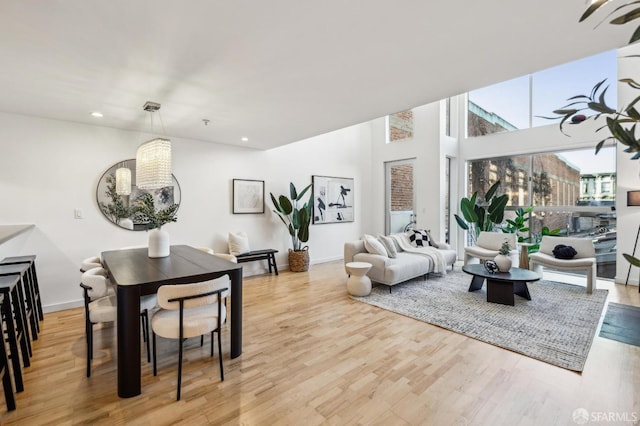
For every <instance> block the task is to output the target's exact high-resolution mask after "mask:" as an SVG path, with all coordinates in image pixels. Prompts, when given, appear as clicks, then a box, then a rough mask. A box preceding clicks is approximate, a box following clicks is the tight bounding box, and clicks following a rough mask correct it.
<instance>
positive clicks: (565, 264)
mask: <svg viewBox="0 0 640 426" xmlns="http://www.w3.org/2000/svg"><path fill="white" fill-rule="evenodd" d="M558 244H564V245H565V246H571V247H573V248H574V249H575V250H576V252H578V254H576V256H575V257H574V258H573V259H557V258H556V257H554V256H553V249H554V247H555V246H557V245H558ZM543 266H546V267H548V268H552V269H559V270H563V271H586V273H587V293H588V294H591V293H592V292H593V287H594V285H593V283H594V280H595V279H596V276H597V269H596V250H595V248H594V247H593V241H592V240H591V239H589V238H570V237H550V236H546V235H545V236H544V237H542V240H541V241H540V250H539V251H538V252H537V253H532V254H531V255H529V269H531V270H532V271H535V272H538V274H540V278H542V267H543Z"/></svg>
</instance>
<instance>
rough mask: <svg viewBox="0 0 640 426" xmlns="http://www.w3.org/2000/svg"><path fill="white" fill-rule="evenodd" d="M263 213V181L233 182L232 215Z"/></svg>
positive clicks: (238, 180)
mask: <svg viewBox="0 0 640 426" xmlns="http://www.w3.org/2000/svg"><path fill="white" fill-rule="evenodd" d="M251 213H264V181H263V180H249V179H234V180H233V214H251Z"/></svg>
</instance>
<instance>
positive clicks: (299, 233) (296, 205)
mask: <svg viewBox="0 0 640 426" xmlns="http://www.w3.org/2000/svg"><path fill="white" fill-rule="evenodd" d="M310 188H311V184H309V185H307V186H306V187H305V188H304V189H303V190H302V191H300V192H298V191H297V190H296V187H295V185H294V184H293V183H290V184H289V195H290V196H291V197H287V196H286V195H280V196H279V197H278V198H277V199H276V197H275V196H274V195H273V193H269V194H270V195H271V202H272V203H273V206H274V207H275V210H274V212H275V213H276V214H277V215H278V217H279V218H280V220H282V223H284V226H286V227H287V230H288V231H289V235H290V236H291V243H292V245H293V250H291V249H290V250H289V269H290V270H291V271H295V272H304V271H307V270H308V269H309V247H308V246H306V245H305V246H303V245H302V243H306V242H307V241H309V224H310V223H311V206H312V201H311V197H312V196H313V194H309V199H308V200H307V202H305V203H304V204H302V206H300V204H301V203H302V199H303V197H304V196H305V194H306V193H307V191H309V189H310Z"/></svg>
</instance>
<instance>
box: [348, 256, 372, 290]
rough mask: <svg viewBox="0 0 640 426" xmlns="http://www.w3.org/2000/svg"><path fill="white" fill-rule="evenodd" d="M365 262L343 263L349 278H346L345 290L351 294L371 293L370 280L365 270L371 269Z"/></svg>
mask: <svg viewBox="0 0 640 426" xmlns="http://www.w3.org/2000/svg"><path fill="white" fill-rule="evenodd" d="M371 266H372V265H371V264H370V263H367V262H349V263H347V264H346V265H345V267H346V268H347V272H348V273H349V278H348V279H347V291H348V292H349V294H351V295H353V296H367V295H369V293H371V280H370V279H369V277H368V276H367V272H369V269H371Z"/></svg>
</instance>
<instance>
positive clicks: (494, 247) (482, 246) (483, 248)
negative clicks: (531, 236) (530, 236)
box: [464, 231, 520, 267]
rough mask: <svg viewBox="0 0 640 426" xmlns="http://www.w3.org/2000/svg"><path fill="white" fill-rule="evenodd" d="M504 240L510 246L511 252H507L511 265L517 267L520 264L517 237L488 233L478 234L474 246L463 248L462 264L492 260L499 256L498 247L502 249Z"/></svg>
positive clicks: (501, 233) (502, 233) (514, 235)
mask: <svg viewBox="0 0 640 426" xmlns="http://www.w3.org/2000/svg"><path fill="white" fill-rule="evenodd" d="M505 240H507V241H508V242H509V245H510V246H511V251H510V252H509V257H510V258H511V265H512V266H514V267H517V266H518V265H519V264H520V258H519V256H518V239H517V235H516V234H506V233H504V232H489V231H482V232H480V235H478V238H477V239H476V244H475V245H473V246H468V247H465V248H464V264H465V265H466V264H468V263H469V261H470V260H471V259H472V258H477V259H479V260H480V261H481V262H484V261H485V260H493V258H494V257H496V256H497V255H498V254H499V250H500V247H502V243H504V242H505Z"/></svg>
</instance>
